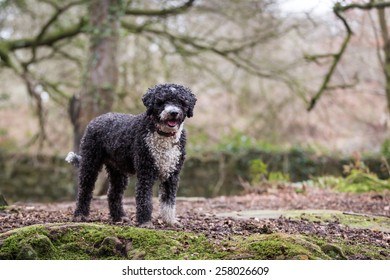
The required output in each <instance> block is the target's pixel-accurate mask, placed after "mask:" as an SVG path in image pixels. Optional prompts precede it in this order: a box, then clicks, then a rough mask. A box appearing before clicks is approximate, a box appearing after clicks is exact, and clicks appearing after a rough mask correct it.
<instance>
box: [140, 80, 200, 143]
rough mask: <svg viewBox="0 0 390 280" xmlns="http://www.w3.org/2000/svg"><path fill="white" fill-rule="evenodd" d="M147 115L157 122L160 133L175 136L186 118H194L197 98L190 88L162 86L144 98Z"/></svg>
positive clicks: (150, 91) (171, 85)
mask: <svg viewBox="0 0 390 280" xmlns="http://www.w3.org/2000/svg"><path fill="white" fill-rule="evenodd" d="M142 101H143V103H144V105H145V106H146V109H147V110H146V113H147V115H148V116H151V117H152V118H153V119H154V120H155V121H156V127H157V129H158V131H161V132H163V133H167V134H168V135H169V134H174V133H175V132H176V131H177V130H178V129H179V127H180V125H181V124H182V123H183V121H184V119H185V118H186V117H188V118H190V117H192V116H193V112H194V106H195V103H196V97H195V95H194V94H193V93H192V92H191V90H190V89H189V88H186V87H184V86H181V85H176V84H160V85H156V86H155V87H153V88H150V89H148V91H147V92H146V93H145V95H144V96H143V97H142Z"/></svg>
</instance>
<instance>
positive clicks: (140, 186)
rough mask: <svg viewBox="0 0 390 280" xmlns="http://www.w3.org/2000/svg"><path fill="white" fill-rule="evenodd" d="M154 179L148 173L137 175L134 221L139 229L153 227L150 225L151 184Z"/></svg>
mask: <svg viewBox="0 0 390 280" xmlns="http://www.w3.org/2000/svg"><path fill="white" fill-rule="evenodd" d="M155 181H156V178H155V177H153V176H151V174H150V173H147V174H142V173H141V174H138V175H137V184H136V196H135V200H136V207H137V213H136V219H137V224H138V225H139V226H140V227H153V225H152V211H153V204H152V195H153V184H154V182H155Z"/></svg>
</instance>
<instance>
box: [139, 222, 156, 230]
mask: <svg viewBox="0 0 390 280" xmlns="http://www.w3.org/2000/svg"><path fill="white" fill-rule="evenodd" d="M138 227H140V228H150V229H154V228H155V227H154V225H153V224H152V222H151V221H149V222H145V223H142V224H139V225H138Z"/></svg>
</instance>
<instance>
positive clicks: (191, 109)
mask: <svg viewBox="0 0 390 280" xmlns="http://www.w3.org/2000/svg"><path fill="white" fill-rule="evenodd" d="M186 91H187V96H186V101H187V102H188V110H187V117H188V118H191V117H192V116H193V115H194V107H195V103H196V97H195V94H193V93H192V92H191V90H190V89H188V88H187V89H186Z"/></svg>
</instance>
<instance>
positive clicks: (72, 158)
mask: <svg viewBox="0 0 390 280" xmlns="http://www.w3.org/2000/svg"><path fill="white" fill-rule="evenodd" d="M65 161H67V162H69V163H70V164H72V165H73V166H74V167H79V165H80V161H81V156H79V155H78V154H76V153H74V152H69V153H68V155H67V156H66V158H65Z"/></svg>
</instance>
